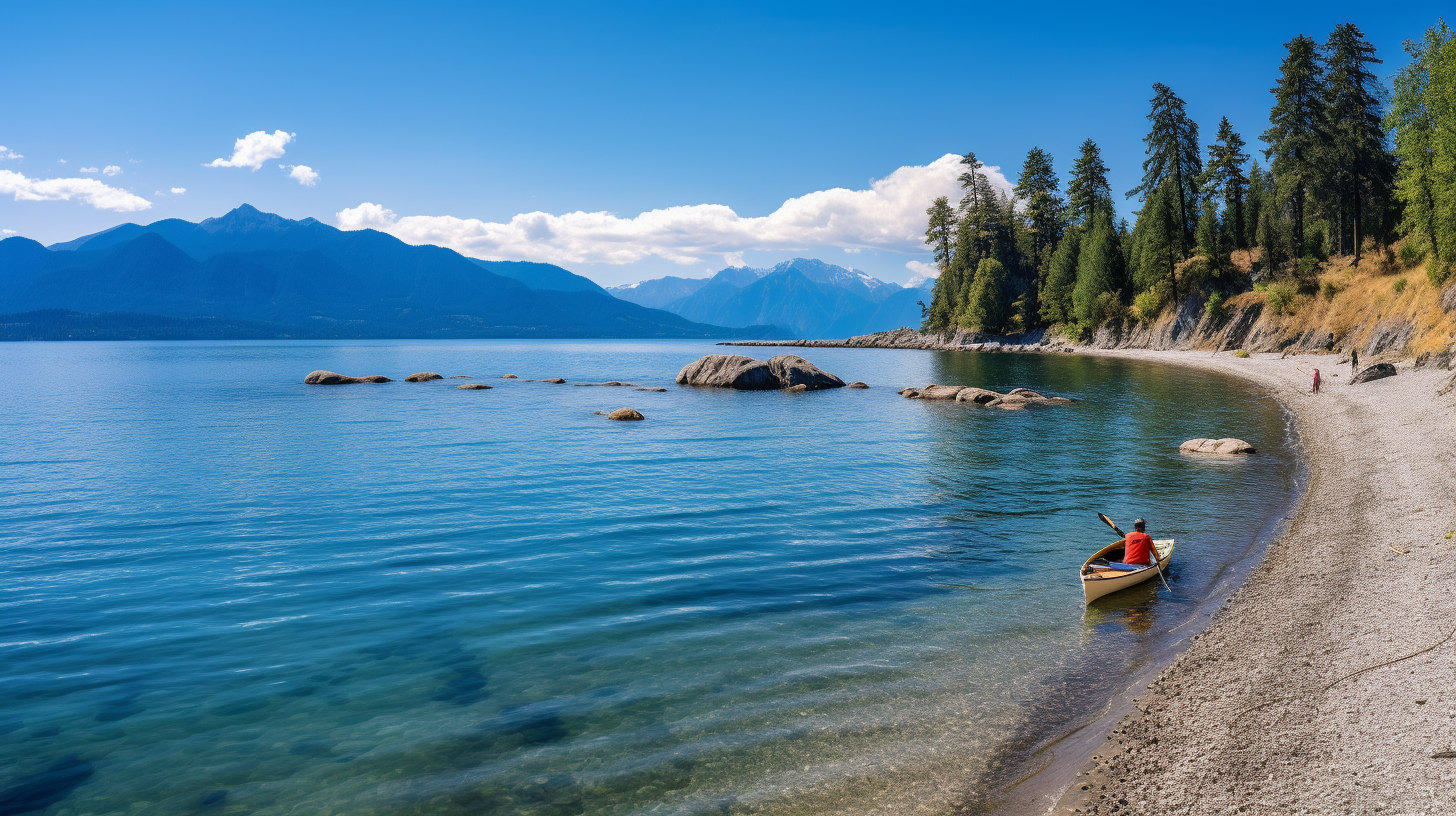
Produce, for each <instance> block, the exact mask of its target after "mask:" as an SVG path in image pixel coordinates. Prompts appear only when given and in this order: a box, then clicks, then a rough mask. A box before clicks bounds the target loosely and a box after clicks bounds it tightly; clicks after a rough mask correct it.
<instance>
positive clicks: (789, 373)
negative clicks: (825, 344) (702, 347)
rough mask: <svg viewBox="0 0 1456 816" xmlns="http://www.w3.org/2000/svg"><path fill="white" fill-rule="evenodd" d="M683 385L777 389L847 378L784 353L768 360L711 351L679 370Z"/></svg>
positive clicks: (836, 385) (808, 386)
mask: <svg viewBox="0 0 1456 816" xmlns="http://www.w3.org/2000/svg"><path fill="white" fill-rule="evenodd" d="M677 382H678V384H680V385H699V386H708V387H711V388H734V389H737V390H739V391H775V390H778V389H781V388H789V387H791V386H795V385H803V386H804V387H805V390H809V391H812V390H816V389H819V388H840V387H842V386H843V385H844V381H843V380H841V379H839V378H838V377H836V376H834V375H833V374H829V373H827V372H825V371H822V370H820V369H819V368H818V367H816V366H815V365H814V364H813V363H811V362H809V361H808V360H805V359H804V358H802V357H797V356H795V355H792V354H784V355H780V356H778V357H772V358H769V359H768V360H767V361H763V360H755V359H753V358H751V357H744V356H742V355H738V354H709V355H708V356H706V357H702V358H700V359H698V360H695V361H693V362H691V363H688V364H687V365H686V366H683V368H682V370H681V371H679V372H678V374H677Z"/></svg>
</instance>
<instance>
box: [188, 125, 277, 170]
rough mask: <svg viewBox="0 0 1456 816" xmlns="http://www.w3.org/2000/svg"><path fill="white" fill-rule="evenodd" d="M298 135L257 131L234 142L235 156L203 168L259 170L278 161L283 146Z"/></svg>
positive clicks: (213, 161)
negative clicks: (271, 162)
mask: <svg viewBox="0 0 1456 816" xmlns="http://www.w3.org/2000/svg"><path fill="white" fill-rule="evenodd" d="M297 135H298V134H296V133H288V132H287V131H282V130H275V131H273V132H272V133H269V132H268V131H266V130H255V131H253V132H252V133H249V134H248V135H247V136H244V137H243V138H241V139H238V140H237V141H236V142H233V155H232V158H229V159H213V160H212V161H211V162H209V163H208V164H204V165H203V167H251V168H253V169H254V170H257V169H258V168H259V167H262V166H263V163H264V162H266V161H269V160H270V159H276V158H278V157H279V156H282V155H283V153H284V150H283V146H284V145H286V144H288V143H289V142H291V141H293V138H294V137H295V136H297Z"/></svg>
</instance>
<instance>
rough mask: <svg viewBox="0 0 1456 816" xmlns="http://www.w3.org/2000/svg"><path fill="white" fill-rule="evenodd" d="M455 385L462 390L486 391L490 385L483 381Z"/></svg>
mask: <svg viewBox="0 0 1456 816" xmlns="http://www.w3.org/2000/svg"><path fill="white" fill-rule="evenodd" d="M455 387H456V388H459V389H460V390H462V391H487V390H489V389H490V388H491V387H492V386H489V385H486V384H485V383H466V384H464V385H457V386H455Z"/></svg>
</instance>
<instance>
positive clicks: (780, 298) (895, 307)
mask: <svg viewBox="0 0 1456 816" xmlns="http://www.w3.org/2000/svg"><path fill="white" fill-rule="evenodd" d="M606 291H608V292H610V293H611V294H613V295H616V296H617V297H619V298H621V299H623V300H628V301H631V302H633V303H637V304H639V305H643V306H651V307H653V308H660V309H666V310H667V311H669V312H672V313H674V314H677V315H680V316H682V317H685V318H687V319H688V320H692V321H696V322H703V323H711V324H714V325H737V324H745V325H746V324H754V325H772V326H778V327H780V328H782V329H784V330H785V336H792V337H796V338H800V337H802V338H826V337H828V338H839V337H849V336H852V335H856V334H869V333H871V332H877V331H888V330H891V329H898V328H902V327H912V328H918V327H919V326H920V323H921V320H922V314H923V313H922V311H921V306H920V303H921V302H924V303H927V304H928V303H929V302H930V287H929V286H928V285H925V286H921V287H915V288H905V287H901V286H897V285H896V284H893V283H886V282H885V281H882V280H879V279H878V278H875V277H873V276H871V275H870V274H868V273H866V272H861V271H860V270H857V269H849V268H846V267H843V266H836V265H835V264H831V263H826V262H824V261H820V260H815V259H812V258H794V259H793V260H791V261H784V262H783V263H781V264H778V265H777V266H774V267H771V268H767V269H760V268H755V267H747V266H731V267H728V268H727V269H724V270H722V271H721V272H719V273H717V274H716V275H713V276H712V277H710V278H700V279H691V278H678V277H665V278H657V279H654V280H648V281H642V282H641V283H635V284H631V285H627V286H614V287H612V288H610V289H608V290H606Z"/></svg>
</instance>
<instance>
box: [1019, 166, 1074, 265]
mask: <svg viewBox="0 0 1456 816" xmlns="http://www.w3.org/2000/svg"><path fill="white" fill-rule="evenodd" d="M1060 183H1061V182H1060V181H1058V179H1057V173H1056V171H1055V170H1054V169H1052V156H1051V154H1050V153H1048V152H1046V151H1045V150H1042V149H1041V148H1039V147H1033V148H1032V149H1031V150H1029V151H1027V153H1026V161H1025V162H1024V163H1023V164H1022V165H1021V177H1020V178H1019V179H1017V181H1016V198H1017V200H1018V201H1020V202H1022V204H1023V205H1024V215H1025V218H1026V230H1027V233H1028V234H1029V235H1030V237H1031V253H1030V254H1031V256H1032V257H1033V258H1034V259H1037V260H1040V259H1041V256H1042V255H1043V253H1044V252H1046V251H1047V250H1048V249H1049V248H1050V247H1052V246H1054V245H1055V244H1056V242H1057V241H1058V240H1059V239H1060V238H1061V237H1062V226H1063V223H1064V218H1065V210H1066V204H1065V203H1063V202H1062V198H1061V195H1060V194H1059V192H1058V190H1059V185H1060Z"/></svg>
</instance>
